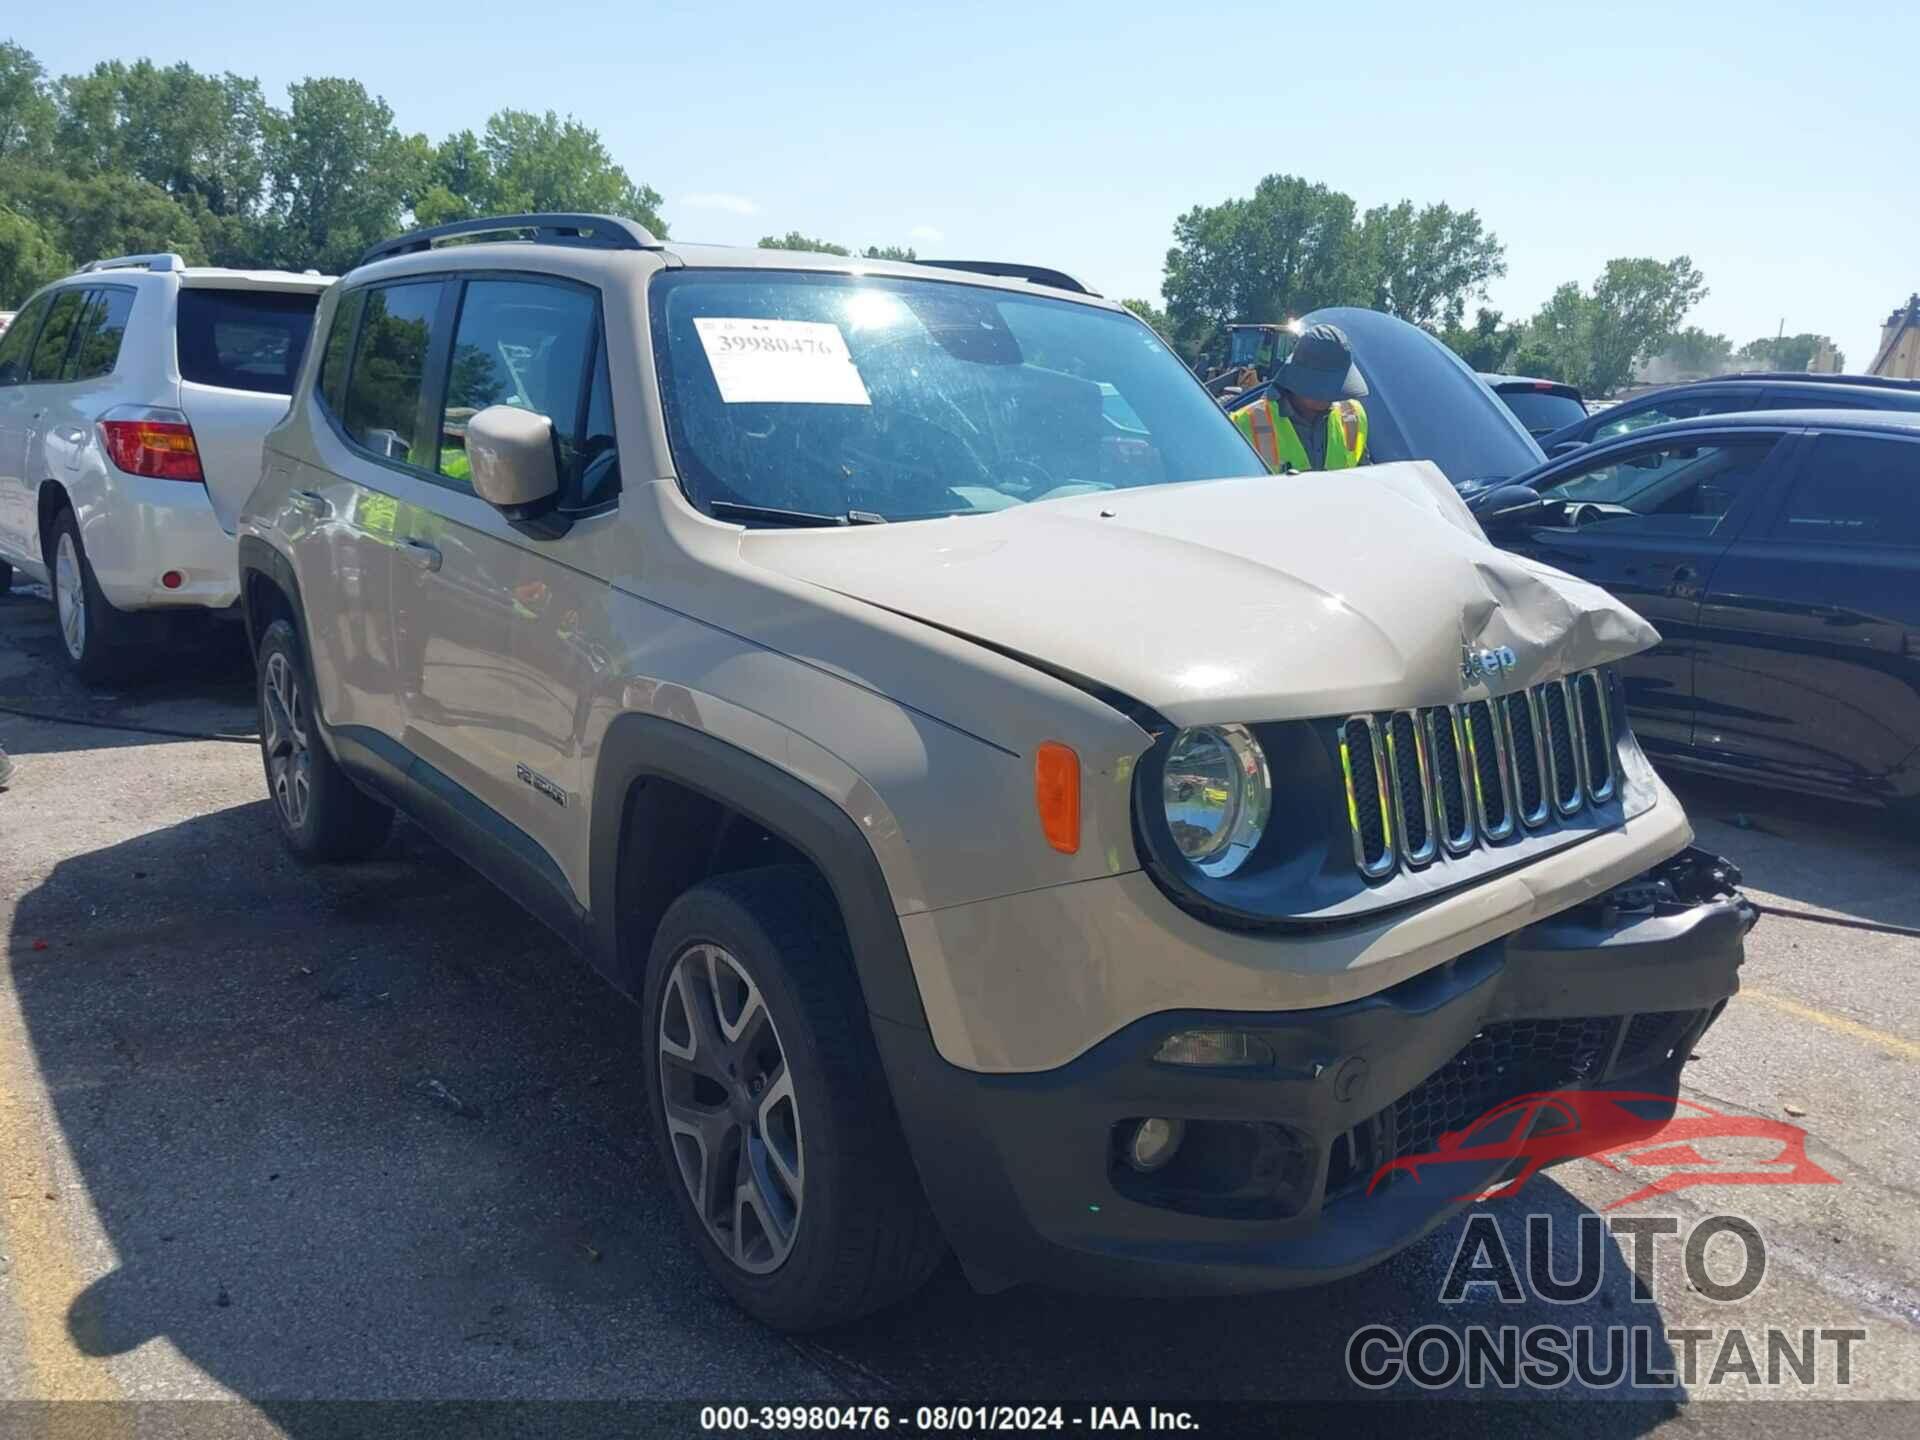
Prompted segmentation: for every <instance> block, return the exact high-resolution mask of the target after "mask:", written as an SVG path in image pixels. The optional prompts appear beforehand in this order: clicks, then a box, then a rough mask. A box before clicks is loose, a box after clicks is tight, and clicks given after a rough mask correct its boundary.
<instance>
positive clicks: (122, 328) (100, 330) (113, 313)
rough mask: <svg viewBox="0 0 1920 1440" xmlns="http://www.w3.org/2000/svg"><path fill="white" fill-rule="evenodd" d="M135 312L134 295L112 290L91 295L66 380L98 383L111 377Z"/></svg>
mask: <svg viewBox="0 0 1920 1440" xmlns="http://www.w3.org/2000/svg"><path fill="white" fill-rule="evenodd" d="M132 312H133V291H131V290H123V289H120V288H119V287H117V286H110V287H107V288H105V289H101V290H94V291H91V292H90V296H89V300H88V304H87V311H86V314H85V315H84V316H83V317H82V319H81V321H80V337H79V339H78V340H77V341H75V342H74V346H73V353H72V354H71V355H69V356H68V357H67V369H66V378H67V379H69V380H97V379H99V378H100V377H101V376H103V375H111V374H112V373H113V367H114V366H115V365H117V364H118V363H119V362H120V342H121V341H122V340H124V339H125V338H126V334H127V316H128V315H129V314H131V313H132Z"/></svg>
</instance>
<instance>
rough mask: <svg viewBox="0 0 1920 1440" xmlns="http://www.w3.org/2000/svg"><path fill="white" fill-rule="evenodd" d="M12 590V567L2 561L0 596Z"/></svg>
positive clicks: (0, 567)
mask: <svg viewBox="0 0 1920 1440" xmlns="http://www.w3.org/2000/svg"><path fill="white" fill-rule="evenodd" d="M12 589H13V566H11V565H9V564H8V563H7V562H6V561H4V560H0V595H5V594H7V593H9V592H10V591H11V590H12Z"/></svg>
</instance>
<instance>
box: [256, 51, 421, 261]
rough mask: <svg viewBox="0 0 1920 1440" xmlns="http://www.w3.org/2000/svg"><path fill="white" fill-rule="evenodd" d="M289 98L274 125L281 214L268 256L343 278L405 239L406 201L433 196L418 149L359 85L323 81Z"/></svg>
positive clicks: (275, 190) (272, 155)
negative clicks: (387, 241) (369, 251)
mask: <svg viewBox="0 0 1920 1440" xmlns="http://www.w3.org/2000/svg"><path fill="white" fill-rule="evenodd" d="M287 94H288V106H287V109H286V111H285V113H280V112H277V111H276V112H273V113H271V114H270V115H269V116H268V118H267V124H266V133H265V141H264V152H265V160H266V170H267V174H268V177H269V181H270V184H271V187H272V212H271V215H270V217H269V223H268V226H267V230H266V234H265V237H264V240H263V247H262V248H263V249H264V250H265V251H266V252H267V255H266V258H267V259H269V260H270V261H271V262H272V263H273V264H276V265H283V266H285V267H287V268H288V269H292V270H302V269H306V268H307V267H309V266H311V267H313V268H315V269H319V270H325V271H329V272H338V271H342V270H345V269H346V268H347V267H349V266H350V265H352V264H353V262H354V260H355V259H356V258H357V257H358V256H359V254H360V252H361V251H362V250H364V249H366V247H367V246H369V245H371V244H373V243H374V242H375V241H376V240H380V239H384V238H385V237H387V236H389V235H392V234H393V233H394V232H395V231H396V230H398V229H399V228H400V218H401V213H402V210H403V209H404V206H405V200H406V198H407V197H408V196H410V195H417V194H420V193H421V192H422V191H423V190H424V189H425V177H424V176H423V175H421V174H420V173H419V164H418V152H417V148H416V147H414V146H410V145H409V144H408V143H407V141H406V140H405V139H403V138H402V137H401V135H400V134H399V132H398V131H396V130H395V129H394V126H393V111H392V110H391V109H390V108H389V107H388V105H387V102H386V101H384V100H381V99H378V98H376V97H374V96H372V95H369V94H368V93H367V91H366V88H365V87H364V86H362V85H361V84H360V82H359V81H358V80H343V79H340V78H338V77H334V76H320V77H317V78H312V79H307V80H302V81H300V82H299V83H298V84H296V85H292V86H290V87H288V91H287Z"/></svg>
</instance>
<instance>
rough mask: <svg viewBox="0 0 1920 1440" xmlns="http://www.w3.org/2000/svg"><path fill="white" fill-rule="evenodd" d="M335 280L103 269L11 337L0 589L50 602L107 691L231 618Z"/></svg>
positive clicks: (43, 306)
mask: <svg viewBox="0 0 1920 1440" xmlns="http://www.w3.org/2000/svg"><path fill="white" fill-rule="evenodd" d="M331 283H332V277H330V276H324V275H318V274H309V275H296V274H291V273H288V272H284V271H273V270H221V269H212V268H205V267H198V266H195V267H189V266H188V265H187V264H186V263H185V262H184V261H183V260H181V258H180V257H179V256H178V255H170V254H169V255H127V256H122V257H120V258H118V259H113V260H96V261H94V262H93V263H92V264H90V265H88V266H87V267H86V268H85V269H83V270H81V271H79V272H78V273H77V274H73V275H69V276H68V277H66V278H65V279H64V280H58V281H55V282H54V283H53V284H52V285H49V286H48V287H47V288H46V289H44V290H42V291H40V292H39V293H38V294H36V295H35V296H34V297H33V298H32V299H31V300H29V301H28V302H27V304H26V305H25V306H23V307H22V308H21V310H20V313H19V314H18V316H17V317H15V319H14V321H13V323H12V324H11V325H9V326H8V327H7V329H6V331H5V333H4V334H0V591H4V590H5V589H7V588H8V587H9V586H11V584H12V582H13V571H14V570H15V569H19V570H21V571H23V572H25V573H26V574H27V575H29V576H30V577H32V578H35V579H39V580H44V581H45V582H46V583H47V585H48V587H49V588H50V589H51V590H52V591H53V594H54V603H55V605H56V607H57V608H58V610H59V615H60V634H61V639H62V641H63V642H64V643H65V646H66V652H67V657H68V659H69V660H71V661H72V663H73V666H74V668H75V669H76V670H78V671H79V673H80V674H81V675H82V676H83V677H85V678H86V679H89V680H106V679H110V678H112V677H113V676H114V675H116V674H117V673H119V672H120V671H121V670H122V669H123V667H125V665H126V664H127V661H128V657H129V656H130V654H131V653H132V652H133V650H134V649H135V647H143V648H145V647H151V646H152V645H153V644H154V643H155V642H164V641H165V640H166V639H167V638H169V637H170V635H171V632H172V629H173V627H174V626H176V625H177V624H178V623H179V622H180V620H181V619H182V618H183V617H186V616H190V615H193V614H195V613H200V614H204V613H205V612H208V611H215V612H225V613H228V614H235V613H236V610H235V603H236V601H237V599H238V597H239V593H240V592H239V577H238V567H237V563H236V551H235V546H234V538H233V527H234V520H235V517H236V516H237V515H238V514H239V510H240V506H241V504H242V502H244V501H245V500H246V498H247V496H248V494H249V493H250V492H251V491H252V489H253V487H254V484H255V482H256V481H258V479H259V478H260V442H261V440H262V439H263V437H264V436H265V435H266V432H267V429H268V427H269V426H271V425H272V424H273V423H274V422H275V421H276V420H278V419H279V418H280V417H281V415H283V414H284V413H285V412H286V408H287V396H288V393H289V391H290V390H291V389H292V385H293V376H294V375H295V373H296V372H297V371H298V370H299V368H300V360H301V356H302V355H303V354H304V353H305V350H306V345H307V333H308V331H309V330H311V329H312V326H313V314H314V308H315V306H316V305H317V304H318V302H319V299H320V295H321V292H322V291H324V290H325V289H326V288H327V286H328V285H329V284H331Z"/></svg>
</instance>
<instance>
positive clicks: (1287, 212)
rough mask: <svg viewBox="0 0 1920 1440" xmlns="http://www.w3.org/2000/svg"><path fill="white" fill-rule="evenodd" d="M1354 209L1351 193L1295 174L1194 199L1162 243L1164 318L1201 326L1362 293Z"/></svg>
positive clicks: (1276, 315) (1183, 326)
mask: <svg viewBox="0 0 1920 1440" xmlns="http://www.w3.org/2000/svg"><path fill="white" fill-rule="evenodd" d="M1353 213H1354V207H1353V201H1352V199H1351V198H1350V197H1348V196H1346V195H1342V194H1341V193H1340V192H1339V191H1337V190H1329V189H1328V188H1327V187H1326V186H1325V185H1320V184H1315V183H1313V182H1310V181H1307V180H1303V179H1301V178H1299V177H1298V176H1294V175H1269V176H1267V177H1266V178H1265V179H1264V180H1262V181H1261V182H1260V183H1259V184H1258V185H1256V186H1255V187H1254V192H1253V194H1252V195H1251V196H1249V197H1248V198H1246V199H1242V200H1225V201H1222V202H1221V203H1220V204H1218V205H1198V206H1195V207H1194V208H1193V209H1191V210H1189V211H1187V213H1186V214H1184V215H1182V216H1181V217H1180V218H1179V219H1178V220H1176V221H1175V222H1174V226H1173V247H1172V248H1171V249H1169V250H1168V251H1167V270H1166V282H1165V284H1164V286H1163V294H1164V295H1165V298H1166V302H1167V314H1168V316H1169V318H1170V319H1171V322H1172V324H1173V325H1174V326H1175V328H1176V329H1178V330H1180V331H1181V332H1182V333H1185V334H1208V333H1215V332H1217V331H1218V330H1219V328H1220V327H1221V326H1222V325H1225V324H1227V323H1229V322H1230V321H1235V320H1248V321H1281V320H1285V319H1286V318H1288V317H1289V316H1292V315H1299V314H1303V313H1305V312H1306V311H1308V310H1313V309H1317V308H1318V307H1320V306H1322V305H1338V304H1344V303H1349V302H1353V301H1358V300H1361V299H1363V298H1364V296H1363V294H1362V291H1361V287H1360V286H1359V285H1357V284H1356V279H1355V275H1354V260H1355V256H1354V251H1353Z"/></svg>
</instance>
